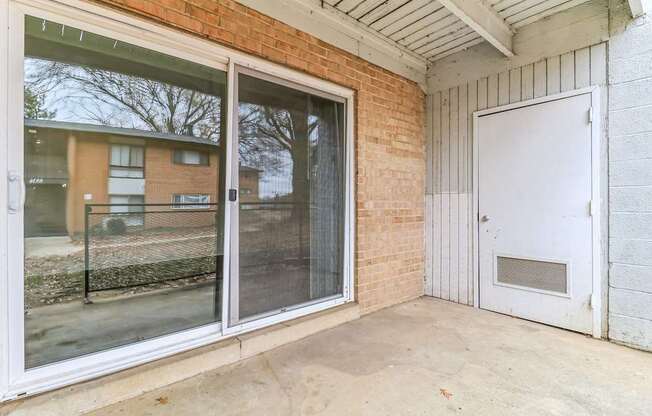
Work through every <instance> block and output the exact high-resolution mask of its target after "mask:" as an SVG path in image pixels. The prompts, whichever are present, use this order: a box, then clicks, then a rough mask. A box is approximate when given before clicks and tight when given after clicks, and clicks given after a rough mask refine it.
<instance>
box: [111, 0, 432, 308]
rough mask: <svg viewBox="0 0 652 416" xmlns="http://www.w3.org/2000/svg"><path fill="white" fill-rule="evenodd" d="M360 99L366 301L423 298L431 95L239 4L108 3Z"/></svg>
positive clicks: (359, 267) (359, 247) (361, 287)
mask: <svg viewBox="0 0 652 416" xmlns="http://www.w3.org/2000/svg"><path fill="white" fill-rule="evenodd" d="M98 1H99V2H100V3H103V4H107V5H111V6H113V7H116V8H119V9H123V10H127V11H131V12H134V13H137V14H139V15H141V16H145V17H147V18H150V19H153V20H155V21H158V22H160V23H164V24H166V25H169V26H174V27H176V28H180V29H182V30H184V31H187V32H190V33H194V34H196V35H198V36H201V37H203V38H207V39H210V40H213V41H215V42H218V43H220V44H223V45H226V46H229V47H232V48H234V49H238V50H240V51H244V52H247V53H250V54H252V55H256V56H259V57H262V58H266V59H268V60H269V61H272V62H276V63H279V64H283V65H285V66H287V67H290V68H294V69H297V70H300V71H303V72H306V73H309V74H312V75H314V76H317V77H320V78H323V79H326V80H329V81H332V82H335V83H337V84H340V85H343V86H346V87H348V88H351V89H354V90H355V91H356V108H355V115H356V132H355V137H354V140H355V148H356V156H357V157H356V168H357V173H356V195H357V206H356V212H357V214H356V220H357V225H356V228H357V229H356V297H357V300H358V302H359V303H360V305H361V307H362V310H363V312H365V313H367V312H371V311H373V310H377V309H380V308H382V307H385V306H389V305H392V304H395V303H398V302H402V301H405V300H408V299H411V298H415V297H417V296H420V295H421V294H422V293H423V275H424V202H423V201H424V199H423V198H424V197H423V195H424V186H425V185H424V181H425V149H424V146H425V140H424V136H425V132H424V107H425V97H424V94H423V92H422V91H421V89H420V88H419V87H418V86H417V85H416V84H415V83H413V82H411V81H408V80H406V79H404V78H401V77H400V76H397V75H394V74H392V73H390V72H388V71H386V70H384V69H381V68H379V67H377V66H374V65H372V64H370V63H368V62H366V61H364V60H362V59H360V58H358V57H356V56H354V55H351V54H349V53H347V52H344V51H342V50H340V49H338V48H337V47H335V46H332V45H329V44H327V43H325V42H323V41H321V40H319V39H317V38H315V37H313V36H311V35H308V34H306V33H304V32H301V31H299V30H296V29H294V28H292V27H290V26H288V25H286V24H284V23H281V22H279V21H276V20H274V19H271V18H269V17H267V16H264V15H262V14H260V13H258V12H256V11H254V10H252V9H249V8H247V7H245V6H242V5H240V4H238V3H236V2H233V1H228V0H224V1H219V0H188V1H184V0H98Z"/></svg>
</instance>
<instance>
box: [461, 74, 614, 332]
mask: <svg viewBox="0 0 652 416" xmlns="http://www.w3.org/2000/svg"><path fill="white" fill-rule="evenodd" d="M585 94H590V95H591V114H592V115H589V117H590V120H589V122H590V123H591V228H592V263H593V267H592V270H593V273H592V286H593V293H592V294H591V308H592V315H593V328H592V335H593V337H594V338H600V337H601V336H602V270H601V265H602V262H601V225H600V223H601V215H602V209H601V205H602V202H601V198H600V132H601V117H600V114H601V111H600V87H598V86H591V87H586V88H580V89H576V90H571V91H566V92H562V93H559V94H553V95H548V96H545V97H539V98H534V99H531V100H526V101H521V102H518V103H513V104H507V105H502V106H499V107H494V108H490V109H486V110H481V111H476V112H474V113H473V250H472V256H473V259H472V264H473V286H474V291H473V305H474V307H475V308H480V264H479V259H480V244H479V242H480V228H479V220H478V215H479V196H478V185H479V179H480V178H479V175H478V166H479V156H480V155H479V150H480V149H479V141H478V138H479V136H478V134H479V123H478V122H479V119H480V117H483V116H487V115H490V114H496V113H501V112H505V111H510V110H515V109H518V108H523V107H530V106H533V105H537V104H543V103H546V102H550V101H558V100H562V99H565V98H570V97H575V96H578V95H585Z"/></svg>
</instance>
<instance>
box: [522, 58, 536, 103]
mask: <svg viewBox="0 0 652 416" xmlns="http://www.w3.org/2000/svg"><path fill="white" fill-rule="evenodd" d="M532 98H534V65H532V64H530V65H525V66H524V67H523V68H522V70H521V99H523V100H530V99H532Z"/></svg>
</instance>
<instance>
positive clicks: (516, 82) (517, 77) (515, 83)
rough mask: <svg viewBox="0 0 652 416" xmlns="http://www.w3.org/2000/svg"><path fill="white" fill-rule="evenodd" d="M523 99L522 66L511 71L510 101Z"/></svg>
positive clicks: (515, 101)
mask: <svg viewBox="0 0 652 416" xmlns="http://www.w3.org/2000/svg"><path fill="white" fill-rule="evenodd" d="M519 101H521V68H515V69H512V70H511V71H509V102H510V103H517V102H519Z"/></svg>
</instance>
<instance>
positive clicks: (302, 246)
mask: <svg viewBox="0 0 652 416" xmlns="http://www.w3.org/2000/svg"><path fill="white" fill-rule="evenodd" d="M237 77H238V78H237V85H238V89H237V95H238V106H237V110H238V117H237V120H238V126H237V128H238V134H237V152H238V166H237V181H238V187H239V202H238V212H237V216H236V218H237V221H238V230H237V233H238V250H239V255H238V258H237V265H238V266H237V277H235V276H234V277H235V278H237V282H236V283H237V284H235V285H234V287H235V288H237V289H236V290H237V293H233V294H232V298H231V299H232V302H234V304H235V305H237V307H236V308H232V311H233V312H232V313H233V315H234V316H233V318H234V319H233V321H234V322H238V321H240V322H242V321H248V320H252V319H255V318H258V317H262V316H267V315H270V314H274V313H279V312H282V311H284V310H287V309H289V308H293V307H296V306H299V305H305V304H307V303H311V302H317V301H320V300H323V299H326V298H329V297H333V296H337V295H342V284H343V254H344V203H345V198H344V196H345V194H344V192H345V143H344V137H345V135H344V104H343V102H342V101H340V100H338V99H330V98H325V97H324V96H322V95H320V94H318V93H311V92H307V91H306V90H303V89H299V88H294V87H293V86H292V85H289V84H287V83H285V82H281V83H279V82H278V81H276V80H274V79H273V78H270V77H268V76H260V75H257V74H256V73H250V72H249V71H247V70H240V72H239V73H238V74H237Z"/></svg>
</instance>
